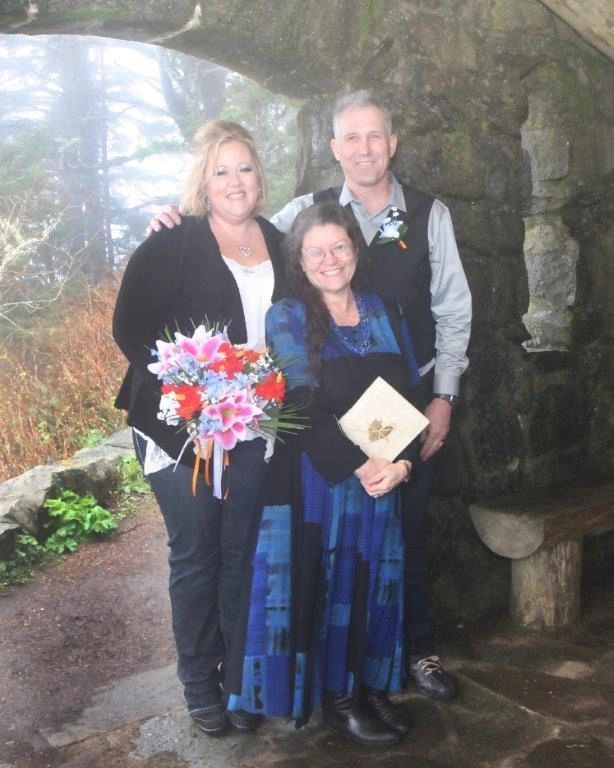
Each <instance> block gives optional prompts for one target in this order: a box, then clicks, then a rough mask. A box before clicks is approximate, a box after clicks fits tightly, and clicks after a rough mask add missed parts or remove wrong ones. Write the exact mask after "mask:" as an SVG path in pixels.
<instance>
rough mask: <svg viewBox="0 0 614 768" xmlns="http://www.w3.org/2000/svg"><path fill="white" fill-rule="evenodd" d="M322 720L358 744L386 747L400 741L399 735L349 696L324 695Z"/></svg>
mask: <svg viewBox="0 0 614 768" xmlns="http://www.w3.org/2000/svg"><path fill="white" fill-rule="evenodd" d="M322 719H323V720H324V722H325V723H326V725H327V726H328V727H329V728H332V730H333V731H337V733H340V734H342V735H343V736H347V738H348V739H351V740H352V741H357V742H358V743H359V744H366V745H367V746H372V747H386V746H389V745H391V744H396V743H397V742H399V741H400V740H401V736H400V734H399V733H396V732H395V731H393V730H391V729H390V728H388V726H386V725H385V724H384V723H383V722H382V721H381V720H379V719H378V718H377V717H373V715H370V714H369V713H368V712H366V711H365V710H364V709H362V707H360V706H359V705H358V704H356V703H355V702H354V701H353V700H352V698H351V697H350V696H345V695H339V696H337V695H335V694H331V693H326V694H325V696H324V703H323V704H322Z"/></svg>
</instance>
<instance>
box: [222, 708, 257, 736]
mask: <svg viewBox="0 0 614 768" xmlns="http://www.w3.org/2000/svg"><path fill="white" fill-rule="evenodd" d="M226 715H227V716H228V720H229V721H230V724H231V725H232V727H233V728H236V729H237V731H255V730H256V728H257V727H258V726H259V725H260V723H261V722H262V715H255V714H254V713H253V712H246V711H245V710H244V709H229V710H228V711H227V712H226Z"/></svg>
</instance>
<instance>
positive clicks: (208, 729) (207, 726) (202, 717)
mask: <svg viewBox="0 0 614 768" xmlns="http://www.w3.org/2000/svg"><path fill="white" fill-rule="evenodd" d="M190 717H191V718H192V720H193V721H194V723H195V725H196V726H197V727H198V728H200V730H201V731H202V732H203V733H206V734H207V736H217V735H218V734H220V733H223V732H224V731H225V730H226V729H227V728H228V718H227V717H226V710H225V709H224V705H223V704H212V705H211V706H210V707H204V708H203V709H199V710H197V711H196V712H190Z"/></svg>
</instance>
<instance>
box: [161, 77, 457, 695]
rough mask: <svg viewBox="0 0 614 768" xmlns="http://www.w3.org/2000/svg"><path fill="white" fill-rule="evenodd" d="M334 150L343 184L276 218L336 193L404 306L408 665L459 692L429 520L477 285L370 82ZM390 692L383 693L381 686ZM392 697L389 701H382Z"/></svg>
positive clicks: (435, 688)
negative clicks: (395, 160) (419, 392)
mask: <svg viewBox="0 0 614 768" xmlns="http://www.w3.org/2000/svg"><path fill="white" fill-rule="evenodd" d="M333 130H334V138H333V139H332V141H331V147H332V151H333V154H334V156H335V158H336V159H337V161H338V162H339V164H340V166H341V170H342V171H343V174H344V179H345V181H344V184H343V186H342V187H340V188H331V189H327V190H323V191H320V192H316V193H315V194H308V195H303V196H301V197H297V198H295V199H294V200H292V201H291V202H290V203H288V205H286V206H285V207H284V208H283V209H282V210H281V211H280V212H279V213H277V214H276V215H275V216H273V217H272V218H271V222H272V223H273V224H275V226H276V227H277V228H278V229H280V230H282V231H284V232H286V231H288V230H289V229H290V226H291V225H292V222H293V221H294V218H295V217H296V215H297V214H298V213H299V211H301V210H302V209H303V208H306V207H308V206H310V205H313V204H314V202H320V201H322V200H327V199H335V200H339V202H340V203H341V204H342V205H346V206H348V207H349V208H350V210H351V211H352V212H353V214H354V216H355V217H356V219H357V221H358V223H359V225H360V229H361V231H362V234H363V238H364V241H365V242H364V244H363V248H362V252H361V256H362V259H363V263H365V264H366V272H367V279H368V280H369V288H370V289H371V290H373V291H374V292H375V293H379V294H380V295H382V296H384V297H387V298H391V299H394V300H395V301H397V302H398V303H399V305H400V306H401V308H402V309H403V311H404V312H405V315H406V316H407V320H408V324H409V327H410V328H411V331H412V337H413V341H414V346H415V353H416V357H417V359H418V364H419V366H420V374H421V376H422V379H423V383H424V385H425V387H428V388H429V393H430V394H429V395H428V397H429V398H430V402H429V403H428V405H427V406H426V408H425V414H426V416H427V418H428V419H429V421H430V425H429V427H428V428H427V429H426V430H425V432H424V433H423V435H422V437H421V440H422V448H421V452H420V461H418V462H416V465H415V467H414V469H413V475H412V481H411V482H410V483H409V485H408V490H407V493H408V500H407V502H408V503H407V504H406V505H404V507H405V509H406V514H405V520H404V526H405V536H406V544H407V558H406V559H407V565H406V583H405V616H406V624H407V629H406V641H407V651H408V657H409V671H410V674H411V676H412V677H413V679H414V682H415V684H416V686H417V687H418V689H419V690H421V691H422V692H423V693H425V694H426V695H427V696H430V697H431V698H434V699H449V698H452V696H454V694H455V685H454V681H453V680H452V678H451V677H450V676H449V675H448V674H447V673H446V672H445V670H444V669H443V668H442V666H441V663H440V661H439V658H438V656H437V655H436V652H435V632H434V619H433V615H432V612H431V607H430V598H429V590H428V563H427V521H426V512H427V508H428V499H429V491H430V485H431V477H432V462H431V459H432V457H433V456H434V455H435V454H436V453H437V452H438V451H439V450H440V449H441V447H442V446H443V445H444V442H445V439H446V436H447V434H448V432H449V429H450V420H451V416H452V409H453V407H454V405H455V404H456V402H457V400H458V393H459V385H460V377H461V375H462V373H463V372H464V371H465V369H466V368H467V364H468V361H467V357H466V354H465V353H466V349H467V345H468V343H469V334H470V329H471V295H470V292H469V287H468V285H467V280H466V278H465V273H464V271H463V268H462V264H461V262H460V257H459V254H458V249H457V246H456V241H455V238H454V230H453V227H452V221H451V219H450V214H449V212H448V209H447V208H446V207H445V205H443V203H441V202H440V201H439V200H436V199H435V198H433V197H431V196H430V195H425V194H423V193H421V192H418V191H417V190H415V189H412V188H411V187H408V186H406V185H404V184H401V183H400V182H399V181H398V180H397V179H396V178H395V177H394V176H393V175H392V174H391V173H390V171H389V168H390V163H391V160H392V157H393V156H394V153H395V151H396V146H397V137H396V135H395V134H394V133H393V132H392V123H391V117H390V113H389V111H388V110H387V109H386V108H385V107H384V106H383V105H381V104H380V103H379V102H378V101H377V100H376V99H374V98H373V97H372V96H371V95H370V94H369V93H368V92H367V91H358V92H355V93H350V94H347V95H344V96H341V97H340V98H339V99H338V100H337V102H336V104H335V109H334V113H333ZM180 221H181V217H180V216H179V213H178V211H177V209H176V208H175V207H173V206H166V207H165V208H164V209H163V211H162V213H161V214H159V219H153V220H152V222H151V228H152V229H156V230H158V229H159V228H160V223H162V224H165V225H166V226H169V227H172V226H174V225H175V224H179V223H180ZM383 695H384V696H385V694H383ZM388 705H389V702H387V701H383V702H382V706H383V708H387V707H388Z"/></svg>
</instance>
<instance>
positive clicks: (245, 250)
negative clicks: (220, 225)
mask: <svg viewBox="0 0 614 768" xmlns="http://www.w3.org/2000/svg"><path fill="white" fill-rule="evenodd" d="M239 251H240V252H241V253H242V254H243V256H245V258H246V259H248V258H249V257H250V256H251V255H252V249H251V248H250V247H249V245H240V246H239Z"/></svg>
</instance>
